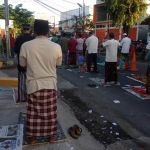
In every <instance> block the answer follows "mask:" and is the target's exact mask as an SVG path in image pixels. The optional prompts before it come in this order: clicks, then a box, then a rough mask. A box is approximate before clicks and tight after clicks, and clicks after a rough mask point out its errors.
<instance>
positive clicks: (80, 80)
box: [0, 57, 150, 138]
mask: <svg viewBox="0 0 150 150" xmlns="http://www.w3.org/2000/svg"><path fill="white" fill-rule="evenodd" d="M101 60H102V61H103V60H104V57H102V58H101ZM146 68H147V64H146V63H137V69H138V71H137V72H131V71H118V75H119V82H120V86H111V87H103V86H99V85H98V87H99V88H90V87H89V86H87V85H88V84H95V83H94V82H92V81H91V80H90V79H89V78H96V77H99V78H103V77H104V67H103V66H99V67H98V69H99V71H100V73H99V74H90V73H77V72H75V70H74V71H68V70H67V69H58V70H57V73H58V75H59V76H61V77H62V78H64V79H66V80H67V81H68V82H70V83H71V84H73V85H74V86H75V87H76V88H75V89H76V93H77V95H79V96H80V97H81V99H82V100H83V101H84V102H86V104H87V105H88V106H89V107H90V108H91V109H92V110H93V111H95V112H97V113H99V114H100V115H104V116H105V118H106V119H107V120H108V121H111V122H117V123H118V124H119V125H120V126H121V127H122V129H123V130H125V131H126V132H127V133H128V134H129V135H130V136H132V137H133V138H140V137H150V126H149V124H150V109H149V106H150V99H146V100H142V99H140V98H138V97H136V96H134V95H132V94H130V93H129V92H126V91H125V90H123V89H122V87H124V86H125V85H126V84H128V85H132V86H137V85H138V86H139V85H142V86H145V85H144V84H142V83H139V82H137V81H133V80H131V79H129V78H127V77H126V76H128V75H131V74H137V75H145V74H146ZM17 73H18V72H17V69H16V68H8V69H0V76H1V77H4V76H5V77H17ZM82 76H83V77H82ZM58 81H59V80H58ZM64 86H65V84H64ZM62 88H64V87H62ZM114 100H119V101H120V103H114Z"/></svg>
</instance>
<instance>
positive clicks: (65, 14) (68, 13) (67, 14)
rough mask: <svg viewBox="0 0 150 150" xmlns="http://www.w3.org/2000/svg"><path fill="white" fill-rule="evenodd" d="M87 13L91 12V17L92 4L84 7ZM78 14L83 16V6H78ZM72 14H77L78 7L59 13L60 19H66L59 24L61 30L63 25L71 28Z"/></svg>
mask: <svg viewBox="0 0 150 150" xmlns="http://www.w3.org/2000/svg"><path fill="white" fill-rule="evenodd" d="M88 14H91V15H92V16H91V17H90V18H91V19H93V6H86V7H85V15H88ZM80 15H81V16H83V8H80ZM74 16H79V8H78V9H73V10H70V11H65V12H61V13H60V21H65V20H68V21H66V22H65V23H63V24H61V25H60V27H62V30H64V27H65V26H69V27H70V28H71V27H72V25H74V24H75V19H74ZM71 18H73V19H74V20H69V19H71Z"/></svg>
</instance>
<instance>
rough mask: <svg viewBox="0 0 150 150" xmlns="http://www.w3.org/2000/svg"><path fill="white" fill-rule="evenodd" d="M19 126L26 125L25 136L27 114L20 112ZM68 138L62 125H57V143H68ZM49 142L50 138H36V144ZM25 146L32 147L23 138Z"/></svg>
mask: <svg viewBox="0 0 150 150" xmlns="http://www.w3.org/2000/svg"><path fill="white" fill-rule="evenodd" d="M18 122H19V124H23V125H24V135H25V132H26V131H25V129H26V127H25V126H26V113H22V112H20V113H19V121H18ZM66 140H67V139H66V136H65V134H64V132H63V130H62V128H61V125H60V124H59V122H58V125H57V139H56V143H58V142H64V141H66ZM48 142H49V137H37V138H36V144H35V145H37V144H43V143H48ZM23 145H24V146H27V145H30V144H29V142H28V141H26V139H25V137H24V138H23Z"/></svg>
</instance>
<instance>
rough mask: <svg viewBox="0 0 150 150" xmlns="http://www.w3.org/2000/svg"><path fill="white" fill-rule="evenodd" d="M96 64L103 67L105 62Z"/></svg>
mask: <svg viewBox="0 0 150 150" xmlns="http://www.w3.org/2000/svg"><path fill="white" fill-rule="evenodd" d="M97 64H98V65H100V66H105V62H98V63H97Z"/></svg>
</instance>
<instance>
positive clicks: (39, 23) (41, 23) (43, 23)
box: [34, 19, 49, 30]
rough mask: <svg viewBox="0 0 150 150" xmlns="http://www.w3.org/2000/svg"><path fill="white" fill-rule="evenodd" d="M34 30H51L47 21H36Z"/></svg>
mask: <svg viewBox="0 0 150 150" xmlns="http://www.w3.org/2000/svg"><path fill="white" fill-rule="evenodd" d="M34 29H46V30H47V29H49V25H48V21H47V20H40V19H35V21H34Z"/></svg>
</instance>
